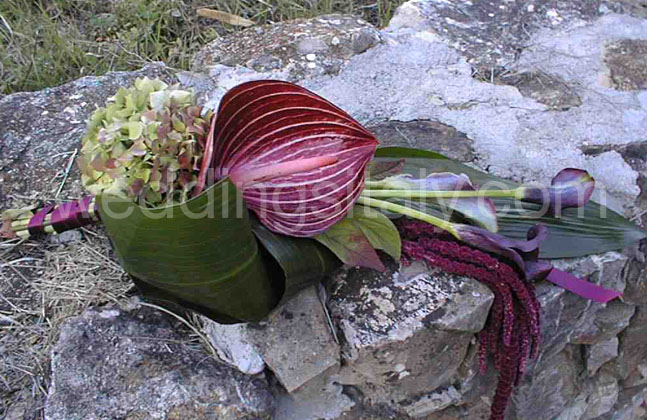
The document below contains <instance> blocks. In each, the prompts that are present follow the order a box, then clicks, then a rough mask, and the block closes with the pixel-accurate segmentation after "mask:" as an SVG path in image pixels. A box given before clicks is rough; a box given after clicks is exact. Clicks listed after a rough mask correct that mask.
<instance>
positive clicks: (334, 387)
mask: <svg viewBox="0 0 647 420" xmlns="http://www.w3.org/2000/svg"><path fill="white" fill-rule="evenodd" d="M338 375H339V366H333V367H332V368H330V369H328V370H327V371H326V372H324V373H322V374H321V375H319V376H317V377H316V378H314V379H313V380H311V381H310V382H308V383H307V384H305V385H304V386H302V387H301V388H299V389H298V390H297V391H294V392H292V393H288V392H285V390H283V389H282V388H280V389H276V390H275V392H276V411H275V413H274V419H273V420H320V419H337V418H339V417H340V416H342V415H343V414H344V413H346V412H348V411H349V410H350V409H351V408H352V407H353V406H354V405H355V402H354V401H353V400H352V399H351V398H350V397H349V396H348V395H346V394H345V393H344V389H343V386H342V385H340V384H339V383H338V382H337V380H338Z"/></svg>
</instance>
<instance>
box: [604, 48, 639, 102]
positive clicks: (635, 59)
mask: <svg viewBox="0 0 647 420" xmlns="http://www.w3.org/2000/svg"><path fill="white" fill-rule="evenodd" d="M604 62H605V64H606V65H607V67H608V69H609V78H610V79H611V83H612V86H613V87H614V88H615V89H618V90H641V89H647V40H642V39H621V40H618V41H614V42H610V43H609V44H607V45H606V46H605V48H604Z"/></svg>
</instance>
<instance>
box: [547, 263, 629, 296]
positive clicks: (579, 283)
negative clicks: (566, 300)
mask: <svg viewBox="0 0 647 420" xmlns="http://www.w3.org/2000/svg"><path fill="white" fill-rule="evenodd" d="M546 280H548V281H549V282H551V283H553V284H556V285H557V286H559V287H561V288H563V289H566V290H568V291H569V292H573V293H575V294H576V295H578V296H582V297H583V298H586V299H590V300H593V301H595V302H600V303H607V302H609V301H611V300H613V299H615V298H617V297H620V296H622V293H620V292H616V291H615V290H611V289H606V288H604V287H602V286H598V285H597V284H594V283H591V282H589V281H586V280H584V279H581V278H579V277H576V276H574V275H572V274H570V273H567V272H565V271H562V270H558V269H556V268H553V270H552V271H551V272H550V274H548V277H546Z"/></svg>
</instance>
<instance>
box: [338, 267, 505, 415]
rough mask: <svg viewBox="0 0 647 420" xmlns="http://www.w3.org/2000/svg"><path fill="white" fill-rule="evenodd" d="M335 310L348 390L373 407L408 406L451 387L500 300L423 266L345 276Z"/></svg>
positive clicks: (475, 284) (340, 276)
mask: <svg viewBox="0 0 647 420" xmlns="http://www.w3.org/2000/svg"><path fill="white" fill-rule="evenodd" d="M328 288H329V290H330V300H329V303H328V307H329V309H330V312H331V316H332V318H333V321H334V322H335V324H336V325H337V327H338V329H339V331H340V335H341V337H343V338H342V342H343V343H344V346H343V348H342V351H343V358H344V369H345V371H344V372H343V373H342V376H343V378H342V379H340V381H342V382H341V383H343V384H348V385H353V386H355V387H357V388H358V390H359V391H360V392H362V393H363V395H364V397H365V398H366V399H367V400H368V401H369V402H370V403H372V404H375V403H378V404H379V403H389V402H399V401H404V400H405V399H407V398H412V397H414V396H416V395H421V394H429V393H430V392H432V391H434V390H435V389H436V388H438V387H440V386H443V385H448V383H449V381H450V380H451V379H452V378H453V377H454V376H455V375H456V373H457V370H458V368H459V366H460V365H461V363H462V361H463V359H464V358H465V355H466V354H467V350H468V347H469V343H470V341H471V339H472V337H473V333H474V332H476V331H479V330H480V329H482V327H483V324H484V322H485V320H486V318H487V313H488V311H489V308H490V305H491V303H492V300H493V295H492V294H491V292H490V291H489V289H487V288H486V287H485V286H483V285H481V284H480V283H478V282H476V281H474V280H471V279H468V278H465V277H459V276H452V275H448V274H445V273H440V272H434V271H429V270H427V269H426V267H425V266H423V265H421V264H413V265H412V266H410V267H407V268H401V269H398V267H397V266H396V265H395V264H393V263H391V264H389V267H388V270H387V271H386V272H385V273H377V272H373V271H370V270H365V269H351V270H342V271H341V272H340V273H338V274H337V275H336V276H334V278H333V279H332V280H331V282H330V284H329V286H328Z"/></svg>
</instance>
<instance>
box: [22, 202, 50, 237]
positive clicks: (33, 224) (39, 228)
mask: <svg viewBox="0 0 647 420" xmlns="http://www.w3.org/2000/svg"><path fill="white" fill-rule="evenodd" d="M53 209H54V205H53V204H48V205H46V206H45V207H43V208H42V209H41V210H39V211H38V212H37V213H36V214H35V215H33V216H32V218H31V219H29V224H28V225H27V231H28V232H29V234H30V235H34V236H35V235H38V234H41V233H45V227H44V226H43V222H45V217H47V215H48V214H49V213H50V212H51V211H52V210H53Z"/></svg>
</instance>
